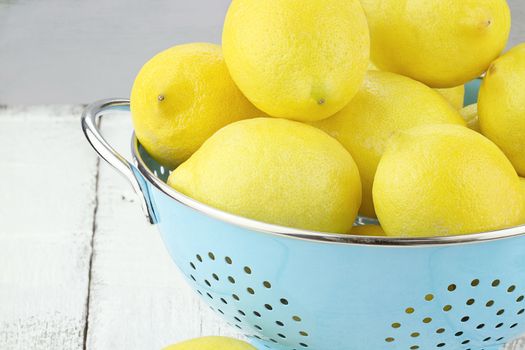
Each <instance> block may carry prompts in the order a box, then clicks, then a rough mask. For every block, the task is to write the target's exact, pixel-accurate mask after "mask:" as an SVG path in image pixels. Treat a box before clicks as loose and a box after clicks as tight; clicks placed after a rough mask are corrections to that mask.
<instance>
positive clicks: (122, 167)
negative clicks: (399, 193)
mask: <svg viewBox="0 0 525 350" xmlns="http://www.w3.org/2000/svg"><path fill="white" fill-rule="evenodd" d="M119 107H127V108H129V100H127V99H107V100H102V101H96V102H94V103H92V104H90V105H89V106H87V107H86V109H85V110H84V113H83V114H82V118H81V121H82V129H83V131H84V134H85V136H86V138H87V140H88V141H89V142H90V144H91V145H92V147H93V148H94V150H95V151H96V152H97V153H98V154H99V155H100V156H101V158H103V159H104V160H106V161H107V162H108V163H109V164H110V165H112V166H113V167H114V168H115V169H117V170H118V171H119V172H120V173H121V174H123V175H124V176H125V177H126V178H127V179H128V180H129V181H130V183H131V185H132V187H133V189H134V190H135V192H136V193H137V194H138V195H139V197H140V198H139V199H140V202H141V204H142V207H143V209H144V212H145V214H146V218H148V220H149V221H150V222H151V223H157V222H156V218H155V215H154V210H153V208H152V206H151V203H150V200H149V198H148V197H149V193H147V191H146V192H144V191H143V189H142V187H141V186H140V184H139V180H138V179H137V178H136V177H135V174H134V173H133V171H132V169H131V168H132V167H135V166H136V168H137V169H138V171H139V172H140V174H142V176H143V177H144V179H146V181H148V182H149V183H150V184H151V185H153V186H154V187H156V188H157V189H158V190H159V191H161V192H162V193H164V194H165V195H166V196H168V197H170V198H172V199H174V200H176V201H177V202H179V203H181V204H182V205H185V206H187V207H189V208H191V209H193V210H196V211H198V212H200V213H202V214H204V215H207V216H210V217H213V218H215V219H217V220H221V221H223V222H226V223H229V224H232V225H235V226H239V227H243V228H245V229H249V230H253V231H258V232H262V233H265V234H272V235H277V236H285V237H289V238H294V239H303V240H309V241H317V242H325V243H333V244H349V245H368V246H377V247H381V246H385V247H396V246H397V247H421V246H440V245H456V244H472V243H480V242H486V241H492V240H499V239H506V238H512V237H517V236H522V235H525V225H521V226H516V227H512V228H508V229H503V230H497V231H490V232H483V233H475V234H469V235H457V236H445V237H424V238H402V237H399V238H397V237H368V236H356V235H349V234H348V235H347V234H332V233H326V232H314V231H307V230H300V229H295V228H290V227H283V226H278V225H272V224H267V223H264V222H260V221H256V220H251V219H247V218H244V217H240V216H237V215H233V214H230V213H226V212H224V211H221V210H219V209H216V208H212V207H210V206H208V205H206V204H203V203H201V202H198V201H196V200H193V199H191V198H189V197H187V196H185V195H183V194H182V193H180V192H177V191H175V190H174V189H173V188H171V187H169V186H168V185H167V184H166V183H164V182H163V181H162V180H161V179H159V178H158V177H157V176H156V175H155V174H153V172H151V170H150V169H149V168H148V167H147V166H146V164H145V162H144V160H143V159H142V157H141V156H140V153H139V151H138V146H139V143H138V140H137V139H136V137H135V135H133V137H132V140H131V141H132V143H131V151H132V154H133V159H134V164H135V166H134V165H132V164H130V163H129V162H128V161H127V160H125V159H124V157H122V155H120V154H119V153H117V152H116V151H115V150H114V149H113V148H112V147H111V145H110V144H109V143H108V142H107V141H106V140H105V139H104V137H103V136H102V134H101V133H100V130H99V128H98V125H97V123H96V118H97V117H102V116H103V115H104V113H105V112H107V111H110V110H114V109H115V108H119Z"/></svg>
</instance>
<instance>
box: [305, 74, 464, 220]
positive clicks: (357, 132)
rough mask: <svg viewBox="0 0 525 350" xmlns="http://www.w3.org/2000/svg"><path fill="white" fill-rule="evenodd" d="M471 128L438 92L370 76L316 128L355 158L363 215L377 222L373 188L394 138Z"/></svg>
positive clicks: (402, 80) (395, 79)
mask: <svg viewBox="0 0 525 350" xmlns="http://www.w3.org/2000/svg"><path fill="white" fill-rule="evenodd" d="M439 123H452V124H459V125H465V123H464V121H463V119H462V118H461V116H460V115H459V113H458V112H457V111H456V110H455V109H454V108H452V107H451V106H450V104H449V103H447V101H446V100H445V99H444V98H443V97H441V96H440V95H439V94H438V93H437V92H436V91H434V90H432V89H431V88H429V87H427V86H425V85H424V84H422V83H419V82H417V81H415V80H412V79H410V78H407V77H403V76H401V75H398V74H394V73H389V72H381V71H369V72H368V73H367V75H366V78H365V82H364V83H363V85H362V87H361V89H360V90H359V92H358V93H357V95H356V96H355V97H354V99H353V100H352V101H351V102H350V103H349V104H348V105H347V106H346V107H345V108H344V109H343V110H342V111H340V112H339V113H337V114H335V115H334V116H333V117H331V118H328V119H325V120H322V121H320V122H316V123H313V124H312V125H314V126H316V127H318V128H320V129H322V130H324V131H326V132H327V133H328V134H330V135H331V136H333V137H335V138H336V139H337V140H338V141H339V142H341V143H342V144H343V146H345V148H346V149H347V150H348V151H349V152H350V154H352V156H353V157H354V159H355V161H356V163H357V165H358V167H359V172H360V174H361V182H362V184H363V204H362V206H361V209H360V213H361V214H362V215H365V216H368V217H375V211H374V205H373V201H372V184H373V181H374V175H375V172H376V168H377V164H378V163H379V159H380V158H381V155H382V154H383V150H384V148H385V144H386V142H387V140H388V139H389V137H390V136H391V135H392V134H394V133H395V132H396V131H399V130H406V129H410V128H412V127H414V126H418V125H424V124H439Z"/></svg>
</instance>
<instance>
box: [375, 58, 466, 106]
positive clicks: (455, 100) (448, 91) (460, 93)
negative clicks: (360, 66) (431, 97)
mask: <svg viewBox="0 0 525 350" xmlns="http://www.w3.org/2000/svg"><path fill="white" fill-rule="evenodd" d="M368 70H380V69H379V68H377V66H376V65H375V64H374V62H372V61H370V62H369V63H368ZM434 90H436V91H437V92H439V93H440V94H441V96H443V97H444V98H445V100H447V101H448V102H449V103H450V104H451V105H452V107H454V108H455V109H461V108H463V100H464V99H465V85H460V86H456V87H452V88H445V89H434Z"/></svg>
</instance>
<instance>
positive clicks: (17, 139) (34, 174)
mask: <svg viewBox="0 0 525 350" xmlns="http://www.w3.org/2000/svg"><path fill="white" fill-rule="evenodd" d="M80 111H81V108H80V107H78V106H77V107H71V106H65V107H53V108H8V109H2V110H0V143H1V145H2V146H1V147H0V179H1V181H0V203H1V204H0V349H2V350H4V349H6V350H7V349H82V346H83V342H84V332H85V325H86V298H87V291H88V289H87V287H88V275H89V259H90V256H91V236H92V226H93V210H94V199H95V174H96V157H95V156H94V154H93V152H91V150H90V149H89V148H88V146H87V145H86V143H85V142H84V140H83V139H82V135H81V132H80V129H79V123H78V118H72V116H73V115H78V114H79V113H80Z"/></svg>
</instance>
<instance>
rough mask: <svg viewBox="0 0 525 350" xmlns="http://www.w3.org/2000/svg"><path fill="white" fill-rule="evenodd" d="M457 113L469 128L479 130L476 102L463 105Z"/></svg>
mask: <svg viewBox="0 0 525 350" xmlns="http://www.w3.org/2000/svg"><path fill="white" fill-rule="evenodd" d="M459 114H461V116H462V117H463V119H464V120H465V122H466V123H467V126H468V127H469V128H471V129H472V130H474V131H477V132H480V129H479V118H478V104H477V103H474V104H471V105H469V106H466V107H463V108H462V109H461V110H460V111H459Z"/></svg>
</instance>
